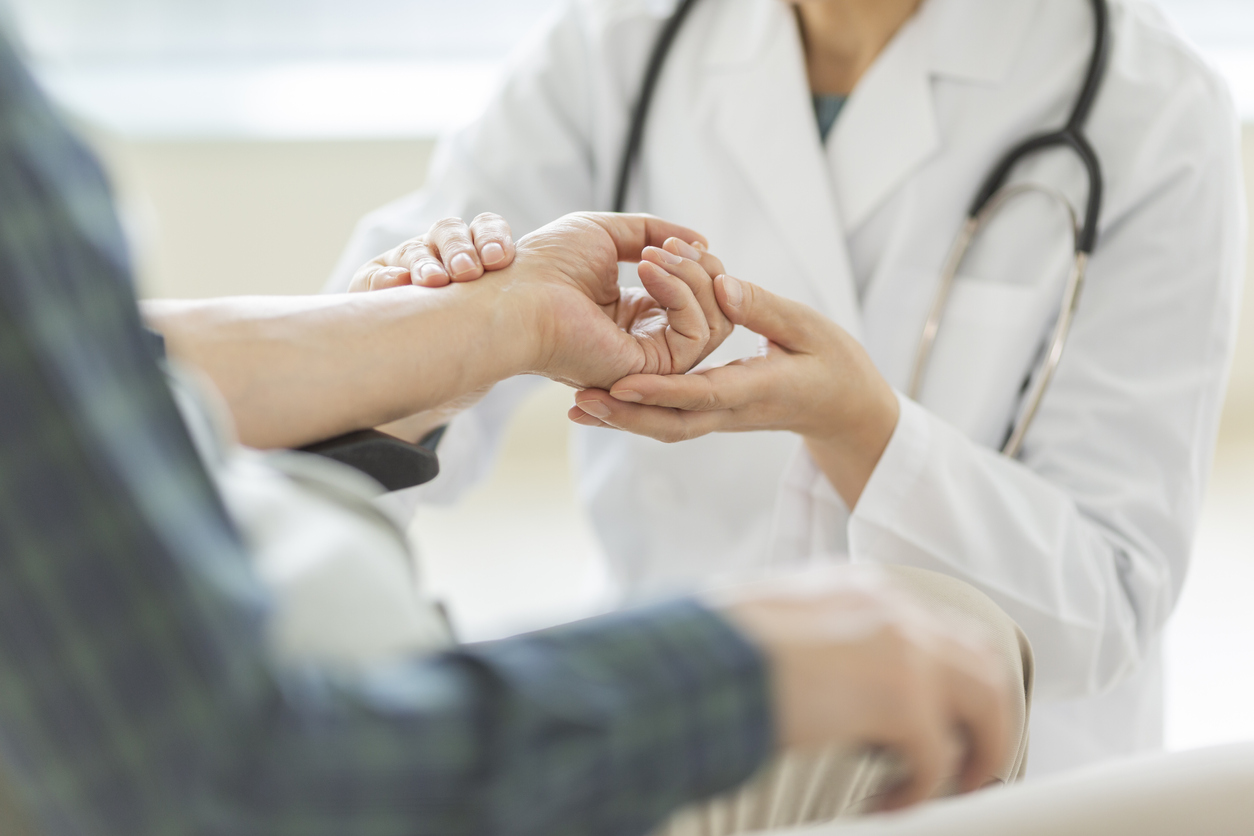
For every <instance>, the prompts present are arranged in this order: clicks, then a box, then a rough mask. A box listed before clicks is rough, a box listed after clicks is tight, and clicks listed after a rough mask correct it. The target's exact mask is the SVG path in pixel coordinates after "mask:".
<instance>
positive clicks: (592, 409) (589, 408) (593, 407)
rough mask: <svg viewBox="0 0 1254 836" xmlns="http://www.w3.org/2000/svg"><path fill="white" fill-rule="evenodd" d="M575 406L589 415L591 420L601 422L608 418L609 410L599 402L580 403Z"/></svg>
mask: <svg viewBox="0 0 1254 836" xmlns="http://www.w3.org/2000/svg"><path fill="white" fill-rule="evenodd" d="M575 406H577V407H579V408H580V409H582V410H583V411H584V412H586V413H588V414H589V415H591V416H592V417H593V418H600V419H602V420H604V419H606V418H609V417H610V408H609V407H608V406H606V405H605V404H603V403H601V402H600V401H580V402H579V403H577V404H575Z"/></svg>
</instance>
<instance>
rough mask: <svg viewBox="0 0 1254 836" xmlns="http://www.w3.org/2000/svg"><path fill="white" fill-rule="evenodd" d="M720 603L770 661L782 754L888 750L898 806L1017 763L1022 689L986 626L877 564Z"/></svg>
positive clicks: (809, 576)
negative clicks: (922, 600)
mask: <svg viewBox="0 0 1254 836" xmlns="http://www.w3.org/2000/svg"><path fill="white" fill-rule="evenodd" d="M711 603H713V604H714V605H715V607H716V609H719V610H721V611H722V612H723V614H724V615H725V616H726V617H727V618H728V620H729V621H731V622H732V623H733V624H734V625H736V626H737V627H738V628H740V629H741V631H742V632H744V633H745V634H746V635H747V636H748V637H749V638H750V640H751V641H753V642H754V643H755V644H756V645H757V646H758V647H759V648H760V649H761V650H762V651H763V652H764V655H765V656H766V658H767V661H768V665H769V668H770V671H771V685H772V693H773V704H774V706H775V714H776V729H777V736H778V739H779V743H780V745H781V746H782V747H784V748H796V749H811V750H812V749H818V748H826V747H841V748H843V749H846V750H851V751H855V752H856V751H859V750H870V749H883V750H886V751H888V752H891V753H893V754H895V755H896V756H897V757H898V758H900V760H901V762H902V766H903V767H904V771H905V775H906V776H907V777H905V779H904V780H905V783H903V784H901V785H899V786H898V787H897V788H896V789H895V790H894V791H893V792H892V793H891V794H890V795H889V797H888V798H887V799H886V806H887V807H888V808H899V807H904V806H906V805H909V804H913V803H915V802H918V801H922V800H924V799H927V798H931V797H934V796H935V795H937V794H938V792H939V791H940V789H941V788H942V785H943V784H945V785H947V784H948V782H949V781H950V780H952V779H953V778H954V776H958V779H959V780H958V789H959V791H962V792H966V791H970V790H975V789H978V788H980V787H983V786H985V785H986V784H988V783H990V781H991V780H994V776H996V775H997V774H998V771H999V770H1000V769H1002V767H1003V765H1004V764H1005V763H1007V761H1008V760H1009V757H1010V754H1011V749H1012V748H1013V746H1014V745H1015V741H1014V740H1012V739H1011V738H1012V732H1011V721H1010V718H1011V716H1012V690H1011V683H1010V679H1009V676H1008V674H1007V672H1006V669H1005V666H1004V664H1003V663H1002V662H1001V661H999V657H998V656H997V655H996V654H995V653H994V652H993V650H992V649H991V645H990V644H989V643H988V641H987V639H986V638H985V635H984V633H983V632H982V630H981V627H980V625H978V624H976V623H975V622H968V621H967V620H965V619H963V618H961V617H960V616H958V615H957V614H956V613H955V614H952V615H950V614H944V613H939V612H932V611H930V610H927V609H925V608H924V607H922V606H921V605H920V604H918V603H917V602H916V601H915V600H914V599H913V598H911V597H909V596H908V595H907V594H906V593H905V592H903V591H900V590H898V589H896V588H894V587H892V586H891V585H890V584H889V583H888V581H887V579H886V578H885V577H884V575H883V574H882V573H880V572H877V571H875V570H874V569H871V568H870V567H857V568H854V567H845V568H844V569H840V570H822V571H820V572H817V573H816V572H813V571H810V572H804V573H802V574H800V575H797V576H793V577H785V578H781V579H778V580H776V581H773V582H769V583H767V584H765V585H754V586H749V587H746V588H745V590H743V591H741V592H740V593H739V594H738V596H737V595H735V594H734V595H732V596H724V598H723V600H719V599H717V598H716V599H715V600H713V601H712V602H711Z"/></svg>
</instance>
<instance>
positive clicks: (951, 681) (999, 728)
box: [945, 639, 1012, 792]
mask: <svg viewBox="0 0 1254 836" xmlns="http://www.w3.org/2000/svg"><path fill="white" fill-rule="evenodd" d="M946 650H947V651H948V652H947V657H948V660H949V668H948V674H949V676H948V682H946V683H945V687H946V688H947V690H948V691H949V693H950V694H951V695H952V697H951V699H952V701H953V706H954V713H955V714H956V717H955V719H956V720H957V721H958V723H959V724H960V727H961V730H962V732H963V737H964V738H965V740H964V742H965V743H966V744H967V752H966V760H965V763H964V764H963V769H962V775H961V779H960V783H959V789H960V791H962V792H970V791H972V790H976V789H979V788H980V787H982V786H983V785H984V784H985V783H987V782H988V781H989V779H990V778H993V777H995V776H996V775H997V773H998V771H999V770H1000V769H1001V767H1002V766H1003V765H1004V764H1005V763H1006V761H1007V759H1008V758H1009V756H1010V751H1009V750H1010V747H1011V743H1012V741H1011V731H1010V714H1011V709H1010V706H1011V691H1010V683H1009V681H1008V679H1007V677H1006V675H1005V670H1004V668H1003V667H1002V665H1001V664H1000V662H999V660H998V658H997V656H996V655H995V654H994V653H993V652H992V651H991V650H990V649H989V648H988V647H987V646H985V645H983V644H977V643H972V642H966V641H961V640H958V639H951V640H950V642H949V646H948V647H947V648H946Z"/></svg>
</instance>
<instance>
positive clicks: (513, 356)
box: [146, 215, 1012, 808]
mask: <svg viewBox="0 0 1254 836" xmlns="http://www.w3.org/2000/svg"><path fill="white" fill-rule="evenodd" d="M487 221H488V223H487V224H486V225H487V226H488V227H490V228H491V229H494V230H495V233H494V234H497V235H501V234H503V233H502V231H501V229H500V228H499V227H498V226H496V221H495V220H494V219H490V218H489V219H487ZM473 227H474V224H472V225H469V226H468V225H466V224H462V223H460V222H450V223H444V224H441V225H439V227H438V229H436V230H435V231H433V233H432V235H431V237H430V238H426V237H424V238H423V239H418V240H415V241H413V242H409V243H408V244H407V245H405V246H402V247H400V248H398V249H397V250H394V251H393V252H392V253H389V254H387V255H385V256H382V257H381V258H380V259H376V260H375V261H373V262H371V264H369V265H366V267H364V268H363V272H362V273H361V274H359V275H360V276H361V277H362V282H361V286H362V288H363V289H365V288H370V287H374V286H375V285H376V282H379V283H381V289H378V290H376V291H375V292H372V293H359V294H343V295H339V296H321V297H313V298H283V299H266V298H256V297H253V298H244V299H226V300H210V301H203V302H179V303H149V304H148V305H147V306H146V314H147V316H148V317H149V320H150V324H151V325H153V326H154V327H156V328H158V329H159V330H161V331H162V332H163V333H164V335H165V337H166V341H167V346H168V347H169V349H170V351H171V352H172V354H173V355H174V356H175V357H177V358H179V359H181V360H183V361H184V362H189V363H191V364H194V365H196V366H198V367H199V368H201V369H202V370H204V371H206V372H207V373H208V374H209V376H210V377H211V378H212V379H213V380H214V382H215V383H216V384H217V386H218V388H219V389H220V390H221V391H222V392H223V394H224V395H225V398H226V401H227V404H228V405H229V407H230V408H231V410H232V413H233V414H234V417H235V418H236V421H237V422H238V424H239V426H240V429H241V434H242V435H243V436H244V437H245V438H246V439H248V440H250V441H251V442H252V443H260V444H263V445H266V444H270V445H284V446H295V445H297V444H300V443H303V442H305V441H311V440H316V439H320V438H324V437H327V436H329V435H333V434H335V433H337V432H342V431H344V430H347V429H353V428H358V427H369V426H375V425H378V424H380V423H384V422H386V421H387V420H388V419H389V418H393V417H396V416H400V415H413V414H415V413H419V414H421V413H424V412H430V411H433V410H438V409H440V408H442V407H443V406H445V405H447V404H449V403H456V402H458V401H459V400H460V399H464V398H466V397H467V396H468V395H470V394H471V393H473V392H475V391H477V390H480V389H482V388H484V387H485V386H490V385H491V384H493V383H495V382H498V381H500V380H503V379H505V378H507V377H511V376H513V375H515V374H543V375H546V376H548V377H551V378H553V379H555V380H561V381H564V382H567V383H570V384H572V385H577V386H578V385H583V386H587V385H588V384H589V383H590V382H595V383H599V384H601V385H603V386H610V385H612V384H613V383H614V382H615V381H620V380H624V379H626V380H633V379H648V380H659V381H667V380H674V379H676V378H674V377H671V376H670V375H671V373H682V372H684V371H687V370H688V369H689V368H691V367H692V366H693V365H694V364H696V363H698V362H700V360H701V359H703V358H704V357H705V356H706V355H707V354H708V353H709V352H710V351H712V350H713V349H714V347H715V346H717V344H718V343H719V342H721V340H722V338H723V337H725V336H726V335H727V334H728V333H730V330H731V328H732V325H733V322H734V321H735V319H734V317H735V315H736V313H735V312H736V310H737V308H736V306H731V307H730V308H727V300H726V297H727V292H728V288H729V287H730V286H731V285H729V280H727V279H725V278H724V279H721V280H720V281H719V282H718V283H717V285H716V283H715V282H714V281H713V280H711V278H710V276H711V274H712V273H716V274H721V273H722V265H721V264H719V263H718V261H717V259H714V258H713V257H712V256H710V255H709V254H708V253H705V252H704V250H703V248H702V247H694V246H692V245H690V244H686V243H684V242H685V241H695V242H697V243H698V244H703V242H702V240H701V239H700V238H699V237H698V236H696V234H695V233H693V232H692V231H691V230H686V229H684V228H682V227H677V226H675V225H672V224H666V223H664V222H662V221H658V220H657V219H654V218H648V217H643V216H635V217H632V216H611V215H574V216H568V217H566V218H563V219H561V220H560V221H558V222H556V223H554V224H550V225H549V226H547V227H545V228H544V229H542V230H539V231H538V232H537V233H535V234H533V235H530V236H527V237H525V238H523V239H522V240H521V241H519V242H518V244H517V247H516V250H515V251H514V253H513V258H511V259H506V261H507V262H509V263H507V264H505V265H504V266H498V267H497V268H496V269H491V270H488V271H485V273H486V274H485V275H483V276H481V278H480V279H479V280H477V281H465V282H458V281H455V280H454V279H455V277H454V276H452V275H449V274H448V273H447V272H446V273H445V274H444V277H445V278H447V279H448V280H449V281H446V282H443V283H442V286H440V287H423V286H415V285H413V284H412V283H411V279H412V276H413V275H414V274H415V273H418V274H419V275H421V272H420V271H421V269H422V266H423V265H424V264H425V263H426V261H425V260H426V259H428V258H431V257H435V256H434V255H433V254H436V253H438V254H441V255H442V256H443V257H448V253H449V252H450V251H452V250H453V249H454V248H455V247H456V246H457V244H458V243H459V241H460V244H461V245H462V246H466V245H469V246H477V247H478V248H480V250H481V249H482V248H483V247H486V246H488V244H489V243H491V241H490V240H486V239H484V238H481V237H477V236H476V235H475V234H474V232H473ZM450 238H454V239H459V240H458V241H453V242H451V243H450V241H449V239H450ZM496 240H497V243H500V240H499V239H496ZM476 242H477V243H476ZM659 243H661V244H663V245H664V248H659V247H657V246H656V245H657V244H659ZM502 249H504V247H502ZM463 252H464V251H463ZM478 255H479V256H480V258H481V259H482V252H481V251H480V252H478ZM633 258H641V259H642V260H641V267H640V274H641V278H642V280H643V281H644V283H645V287H646V289H647V292H645V291H639V290H622V289H620V288H619V287H618V285H617V279H618V274H617V263H618V261H619V260H631V259H633ZM402 273H403V274H404V275H405V279H404V280H403V281H402V280H398V278H397V277H398V276H400V275H401V274H402ZM427 276H428V279H427V280H429V281H435V282H436V283H437V284H438V283H440V279H439V277H437V276H435V274H434V273H432V272H431V271H427ZM725 309H728V310H731V311H732V313H733V316H731V317H729V316H726V315H725V314H724V310H725ZM606 397H608V395H606ZM640 408H643V407H640ZM708 603H709V604H710V606H712V607H713V608H715V609H716V610H718V611H719V612H721V613H722V614H723V615H724V616H725V617H726V618H727V619H728V621H729V622H731V623H732V624H733V625H734V626H736V627H737V628H738V629H739V630H740V631H741V632H742V633H743V634H744V635H745V636H746V638H748V639H749V640H750V641H751V642H753V643H754V644H755V645H756V646H757V647H758V648H759V649H760V650H761V652H762V653H763V657H764V659H765V660H766V662H767V665H768V670H769V672H770V688H771V694H772V708H773V712H774V718H775V719H774V725H775V728H776V730H777V739H778V743H779V745H780V746H781V747H784V748H790V749H814V748H822V747H833V746H835V747H841V748H844V749H854V750H857V749H862V748H880V749H885V750H888V751H892V752H895V753H897V754H898V755H899V756H900V757H901V758H902V760H903V762H904V763H905V765H906V767H907V769H908V775H909V776H910V777H909V779H908V780H907V781H906V782H905V783H903V784H902V785H901V786H899V787H897V788H896V790H895V791H894V792H893V793H892V794H891V795H890V797H889V798H888V799H887V806H889V807H890V808H895V807H900V806H905V805H908V804H912V803H915V802H917V801H921V800H923V799H925V798H928V797H931V796H933V795H935V794H936V793H937V791H938V789H939V788H940V786H941V784H942V781H944V780H945V779H947V778H949V777H952V776H955V775H956V776H958V777H959V787H960V789H961V790H964V791H965V790H972V789H975V788H977V787H980V786H983V785H984V784H985V783H987V782H988V779H989V777H990V776H992V775H994V774H995V773H996V770H997V768H998V767H999V766H1000V765H1001V764H1002V763H1004V762H1005V760H1006V758H1007V757H1008V755H1009V752H1010V748H1011V743H1012V741H1011V740H1010V722H1009V718H1010V716H1011V686H1010V683H1009V677H1008V676H1007V674H1006V672H1005V671H1004V669H1003V668H1002V667H1001V665H1000V664H999V663H998V661H997V659H996V657H995V656H994V654H993V653H992V652H991V651H990V649H989V647H988V645H987V644H986V642H985V640H984V638H983V637H982V635H981V634H980V632H979V628H978V627H976V626H974V625H972V624H969V623H966V622H964V621H962V620H961V619H960V618H958V617H956V616H952V617H942V616H938V615H936V614H932V613H929V612H927V611H925V610H924V609H923V608H922V607H921V606H919V604H918V603H916V602H915V601H913V600H912V599H910V598H908V597H906V596H905V595H903V594H902V593H900V592H898V591H896V590H894V589H893V588H891V587H890V586H888V585H887V583H885V582H884V580H883V579H882V578H881V577H880V576H878V575H877V574H875V573H874V572H873V571H872V572H870V573H868V570H862V571H858V570H852V569H848V568H846V570H843V571H835V572H834V573H832V574H828V575H826V576H823V577H815V576H813V575H810V576H807V577H804V578H796V577H794V578H791V579H782V580H777V581H775V582H772V583H770V584H758V585H755V586H752V587H745V588H741V589H739V590H736V591H733V592H725V593H723V594H722V595H720V596H718V597H716V598H711V599H710V600H709V601H708Z"/></svg>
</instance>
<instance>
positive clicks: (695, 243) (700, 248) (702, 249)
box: [692, 241, 710, 253]
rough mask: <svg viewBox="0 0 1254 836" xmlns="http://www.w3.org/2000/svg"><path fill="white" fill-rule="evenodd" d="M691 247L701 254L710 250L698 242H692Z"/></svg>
mask: <svg viewBox="0 0 1254 836" xmlns="http://www.w3.org/2000/svg"><path fill="white" fill-rule="evenodd" d="M692 246H694V247H696V248H697V249H698V250H700V251H701V252H703V253H708V252H709V251H710V248H709V247H707V246H706V245H705V244H702V243H701V242H700V241H693V242H692Z"/></svg>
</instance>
